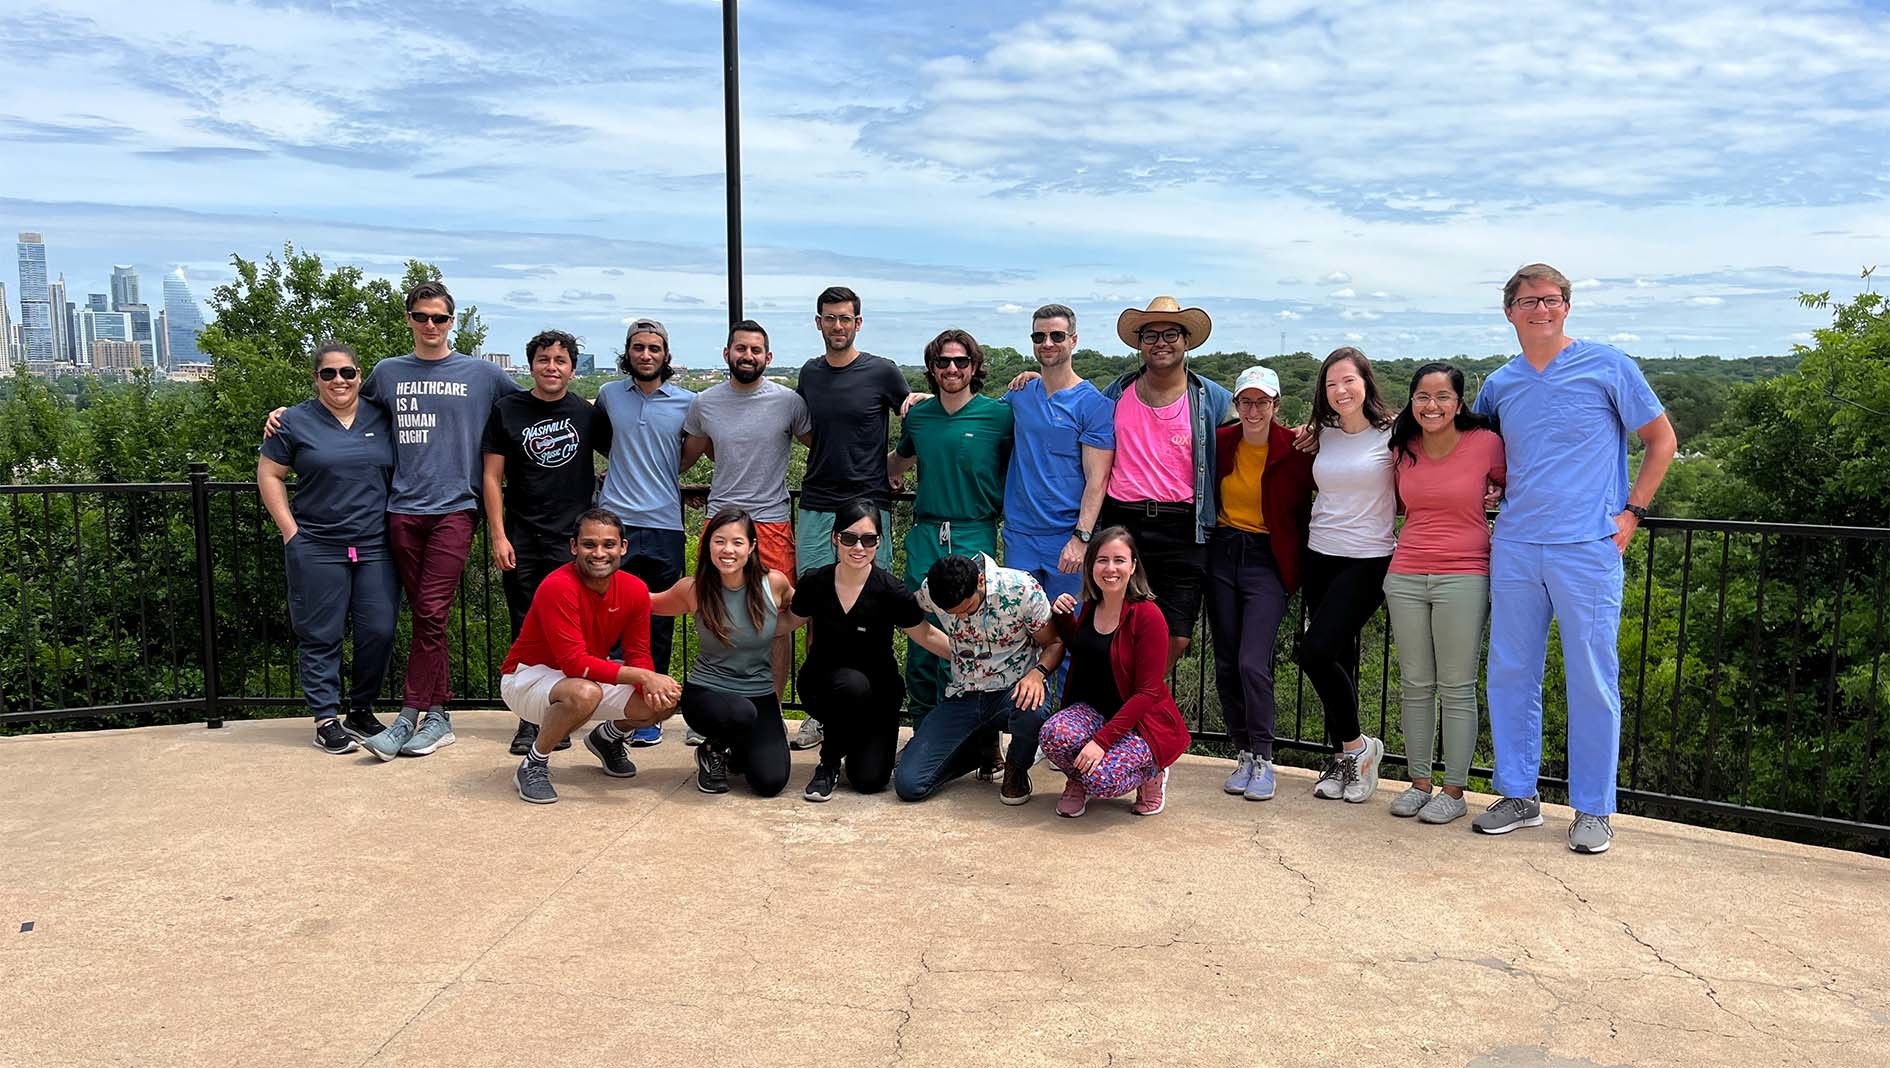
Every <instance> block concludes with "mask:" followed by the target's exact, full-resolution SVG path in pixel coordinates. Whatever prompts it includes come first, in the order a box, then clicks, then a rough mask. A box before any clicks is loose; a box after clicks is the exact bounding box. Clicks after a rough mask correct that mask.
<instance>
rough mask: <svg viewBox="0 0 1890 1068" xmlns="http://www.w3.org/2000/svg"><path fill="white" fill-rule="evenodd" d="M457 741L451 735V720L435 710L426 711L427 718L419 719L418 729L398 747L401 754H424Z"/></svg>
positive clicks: (416, 755)
mask: <svg viewBox="0 0 1890 1068" xmlns="http://www.w3.org/2000/svg"><path fill="white" fill-rule="evenodd" d="M456 741H459V739H458V738H456V737H454V736H453V721H452V720H450V719H448V718H446V717H445V716H444V715H441V714H439V713H437V712H429V713H427V718H426V719H424V720H421V721H420V729H419V730H417V731H415V732H414V735H413V737H412V738H409V739H407V741H406V742H405V743H404V744H403V745H401V747H400V755H401V756H415V757H418V756H426V755H427V754H428V753H431V752H433V751H434V750H435V749H444V748H446V747H447V746H449V745H452V744H453V743H454V742H456Z"/></svg>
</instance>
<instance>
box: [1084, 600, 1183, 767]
mask: <svg viewBox="0 0 1890 1068" xmlns="http://www.w3.org/2000/svg"><path fill="white" fill-rule="evenodd" d="M1095 611H1096V606H1095V605H1094V604H1087V605H1084V606H1083V617H1082V618H1083V619H1088V618H1089V616H1090V614H1091V613H1093V612H1095ZM1055 622H1056V626H1057V633H1059V634H1061V635H1062V636H1063V645H1064V648H1066V649H1067V648H1069V647H1070V640H1071V639H1072V638H1074V637H1076V629H1077V627H1079V626H1081V625H1082V622H1081V620H1079V619H1078V618H1077V617H1075V616H1069V615H1059V616H1056V617H1055ZM1109 666H1110V668H1111V669H1112V670H1113V672H1114V674H1115V677H1116V692H1117V693H1119V694H1121V695H1122V707H1121V708H1120V709H1118V710H1117V711H1116V714H1115V715H1113V716H1110V717H1109V719H1108V721H1107V722H1105V723H1104V724H1103V725H1102V729H1101V730H1099V731H1097V732H1096V744H1097V745H1100V746H1102V747H1103V748H1104V749H1108V748H1110V747H1111V746H1113V745H1115V744H1116V743H1117V742H1119V741H1121V740H1122V739H1123V738H1124V737H1126V736H1127V735H1128V733H1129V732H1130V731H1135V732H1136V733H1138V734H1140V735H1141V736H1142V740H1143V741H1145V742H1147V743H1148V748H1149V751H1150V752H1151V753H1153V754H1155V766H1156V767H1160V768H1165V767H1167V766H1168V765H1170V764H1173V763H1174V762H1175V761H1177V760H1179V759H1181V754H1183V753H1185V752H1187V751H1188V741H1189V737H1188V725H1187V724H1186V723H1184V722H1182V719H1181V708H1180V706H1178V705H1176V704H1175V695H1174V694H1173V693H1170V692H1169V690H1168V620H1167V619H1166V618H1165V617H1164V616H1163V615H1162V610H1161V609H1160V608H1158V607H1156V605H1155V602H1154V601H1129V602H1127V603H1126V604H1124V605H1123V606H1122V621H1121V622H1120V623H1118V624H1116V637H1115V641H1113V642H1110V643H1109Z"/></svg>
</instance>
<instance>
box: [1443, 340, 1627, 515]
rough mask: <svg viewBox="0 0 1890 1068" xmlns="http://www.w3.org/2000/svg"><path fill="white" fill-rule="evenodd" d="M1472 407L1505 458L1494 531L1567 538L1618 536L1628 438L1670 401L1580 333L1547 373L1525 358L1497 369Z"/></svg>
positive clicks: (1617, 354)
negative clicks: (1492, 424) (1492, 427)
mask: <svg viewBox="0 0 1890 1068" xmlns="http://www.w3.org/2000/svg"><path fill="white" fill-rule="evenodd" d="M1471 410H1472V411H1474V412H1476V413H1477V414H1478V415H1486V416H1489V417H1490V418H1492V419H1494V420H1496V424H1497V429H1498V431H1500V432H1501V433H1502V435H1503V448H1504V450H1505V452H1506V454H1507V459H1508V466H1509V486H1508V488H1507V490H1506V492H1505V494H1504V503H1503V510H1502V511H1501V512H1499V513H1498V514H1497V517H1496V534H1495V537H1496V538H1498V539H1499V540H1503V541H1516V542H1530V543H1534V544H1538V545H1567V544H1572V543H1574V542H1584V541H1595V540H1597V539H1600V538H1607V537H1612V536H1613V535H1614V533H1615V525H1614V517H1615V516H1617V515H1620V514H1621V510H1622V509H1623V508H1626V507H1627V496H1628V463H1627V458H1628V436H1629V435H1630V434H1632V433H1633V432H1634V431H1636V430H1638V429H1640V428H1641V427H1643V426H1646V425H1647V424H1648V423H1650V422H1652V421H1653V420H1654V419H1655V418H1656V417H1657V416H1659V415H1660V413H1661V412H1662V411H1663V410H1664V409H1663V408H1662V406H1661V403H1660V398H1659V397H1656V396H1654V390H1653V388H1652V387H1650V386H1649V385H1648V384H1647V377H1646V376H1645V375H1643V374H1642V373H1641V368H1640V365H1639V364H1637V363H1635V362H1634V360H1633V358H1632V357H1630V356H1628V354H1627V353H1625V352H1622V351H1621V350H1620V349H1617V348H1615V347H1614V346H1612V345H1603V344H1601V343H1599V342H1595V341H1579V340H1577V341H1572V342H1570V343H1569V346H1568V347H1567V348H1565V349H1563V350H1562V351H1561V352H1559V353H1556V356H1555V359H1553V360H1551V361H1549V366H1548V367H1546V368H1544V369H1543V370H1541V371H1537V370H1536V369H1535V368H1534V367H1532V366H1530V364H1529V361H1528V360H1527V359H1524V358H1523V357H1521V356H1516V357H1514V358H1513V359H1511V360H1510V361H1509V362H1508V363H1506V364H1504V365H1503V366H1501V367H1499V368H1497V369H1496V372H1495V373H1494V374H1492V375H1490V377H1489V378H1488V379H1486V380H1485V381H1484V383H1483V388H1482V389H1481V390H1480V391H1478V393H1477V399H1476V403H1474V404H1472V405H1471Z"/></svg>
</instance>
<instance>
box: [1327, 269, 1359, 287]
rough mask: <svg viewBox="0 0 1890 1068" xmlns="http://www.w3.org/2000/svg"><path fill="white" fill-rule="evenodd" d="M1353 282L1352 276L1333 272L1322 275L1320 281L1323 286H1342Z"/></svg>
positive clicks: (1341, 272)
mask: <svg viewBox="0 0 1890 1068" xmlns="http://www.w3.org/2000/svg"><path fill="white" fill-rule="evenodd" d="M1351 280H1352V276H1351V275H1349V274H1346V273H1345V272H1344V271H1333V272H1332V273H1331V274H1327V275H1322V276H1321V277H1320V279H1319V284H1320V285H1322V286H1342V285H1344V284H1345V283H1347V282H1350V281H1351Z"/></svg>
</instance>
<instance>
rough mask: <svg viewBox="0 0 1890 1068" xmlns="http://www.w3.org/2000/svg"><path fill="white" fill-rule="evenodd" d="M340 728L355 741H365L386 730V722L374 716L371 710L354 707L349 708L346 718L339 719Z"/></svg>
mask: <svg viewBox="0 0 1890 1068" xmlns="http://www.w3.org/2000/svg"><path fill="white" fill-rule="evenodd" d="M341 729H342V730H344V731H347V732H348V735H349V737H352V738H353V739H354V740H355V741H357V742H365V741H367V740H368V739H369V738H372V737H374V736H375V735H377V734H379V733H381V732H382V731H384V730H386V729H387V724H385V723H382V722H381V721H380V720H378V719H376V718H374V713H373V712H372V711H371V710H369V709H365V708H356V709H352V710H350V711H349V712H348V716H347V718H346V719H344V720H342V721H341Z"/></svg>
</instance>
